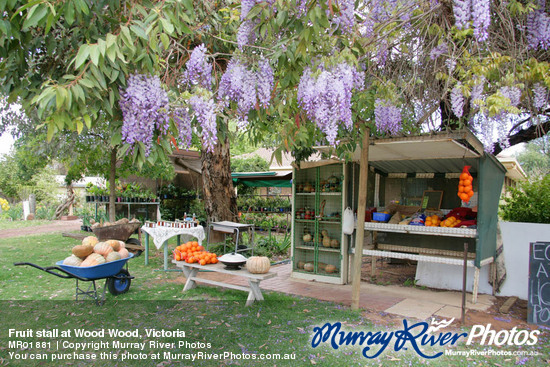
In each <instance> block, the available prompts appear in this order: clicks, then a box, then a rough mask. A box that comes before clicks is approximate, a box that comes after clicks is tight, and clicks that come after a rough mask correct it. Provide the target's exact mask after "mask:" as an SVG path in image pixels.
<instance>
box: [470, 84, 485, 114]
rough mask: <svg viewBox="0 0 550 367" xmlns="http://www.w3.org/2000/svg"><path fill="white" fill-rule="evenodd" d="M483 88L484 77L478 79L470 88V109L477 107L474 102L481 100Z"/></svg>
mask: <svg viewBox="0 0 550 367" xmlns="http://www.w3.org/2000/svg"><path fill="white" fill-rule="evenodd" d="M484 88H485V77H484V76H481V77H478V78H477V80H476V83H475V84H474V86H473V87H472V93H471V94H470V107H471V108H475V107H477V103H476V100H481V99H483V89H484Z"/></svg>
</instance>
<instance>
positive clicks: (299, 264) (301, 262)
mask: <svg viewBox="0 0 550 367" xmlns="http://www.w3.org/2000/svg"><path fill="white" fill-rule="evenodd" d="M305 264H306V263H305V262H303V261H298V265H297V266H298V269H303V268H304V265H305Z"/></svg>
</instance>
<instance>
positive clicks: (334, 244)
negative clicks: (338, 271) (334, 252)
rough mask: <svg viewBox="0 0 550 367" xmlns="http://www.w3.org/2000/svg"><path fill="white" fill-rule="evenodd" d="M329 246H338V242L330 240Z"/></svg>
mask: <svg viewBox="0 0 550 367" xmlns="http://www.w3.org/2000/svg"><path fill="white" fill-rule="evenodd" d="M330 247H332V248H339V247H340V242H339V241H338V240H331V241H330Z"/></svg>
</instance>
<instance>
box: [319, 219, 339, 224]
mask: <svg viewBox="0 0 550 367" xmlns="http://www.w3.org/2000/svg"><path fill="white" fill-rule="evenodd" d="M319 223H320V224H342V221H340V220H338V221H336V220H320V221H319Z"/></svg>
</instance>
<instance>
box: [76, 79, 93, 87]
mask: <svg viewBox="0 0 550 367" xmlns="http://www.w3.org/2000/svg"><path fill="white" fill-rule="evenodd" d="M78 83H79V84H82V85H83V86H85V87H86V88H94V87H95V86H94V83H93V82H92V81H91V80H90V79H87V78H82V79H80V80H79V81H78Z"/></svg>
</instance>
